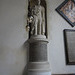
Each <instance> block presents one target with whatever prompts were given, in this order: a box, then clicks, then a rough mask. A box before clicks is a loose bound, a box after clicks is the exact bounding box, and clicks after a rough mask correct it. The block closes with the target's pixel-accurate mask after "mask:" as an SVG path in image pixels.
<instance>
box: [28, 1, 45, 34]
mask: <svg viewBox="0 0 75 75" xmlns="http://www.w3.org/2000/svg"><path fill="white" fill-rule="evenodd" d="M30 10H31V11H30V12H31V16H30V17H29V18H28V19H29V21H28V23H31V31H30V32H31V34H32V35H45V9H44V7H43V6H41V5H40V0H38V2H37V5H34V6H33V7H31V9H30Z"/></svg>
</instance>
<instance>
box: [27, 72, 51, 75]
mask: <svg viewBox="0 0 75 75" xmlns="http://www.w3.org/2000/svg"><path fill="white" fill-rule="evenodd" d="M28 75H51V72H28Z"/></svg>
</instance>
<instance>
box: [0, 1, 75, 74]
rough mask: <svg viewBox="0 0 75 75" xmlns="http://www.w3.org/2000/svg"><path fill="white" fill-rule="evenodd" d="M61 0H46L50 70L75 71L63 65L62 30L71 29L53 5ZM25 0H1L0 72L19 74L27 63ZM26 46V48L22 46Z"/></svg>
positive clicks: (54, 71) (56, 72)
mask: <svg viewBox="0 0 75 75" xmlns="http://www.w3.org/2000/svg"><path fill="white" fill-rule="evenodd" d="M63 1H64V0H46V2H47V20H48V22H47V23H48V37H49V38H48V39H49V44H48V56H49V62H50V65H51V72H52V73H53V74H58V73H60V74H61V73H66V74H67V73H75V66H68V65H67V66H66V64H65V51H64V41H63V29H66V28H67V29H74V28H75V27H74V28H72V27H71V26H70V25H69V24H68V23H67V22H66V21H65V20H64V19H63V18H62V17H61V16H60V15H59V14H58V13H57V12H56V11H55V8H56V7H57V6H58V5H60V3H62V2H63ZM26 17H27V0H0V75H22V74H23V70H24V68H25V66H26V63H27V50H28V44H27V43H26V42H25V41H26V40H27V38H28V33H27V32H26V30H25V26H26V24H27V23H26ZM23 46H25V48H23Z"/></svg>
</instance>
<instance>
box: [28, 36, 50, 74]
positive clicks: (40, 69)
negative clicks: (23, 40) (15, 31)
mask: <svg viewBox="0 0 75 75" xmlns="http://www.w3.org/2000/svg"><path fill="white" fill-rule="evenodd" d="M29 43H30V47H29V60H28V75H50V65H49V63H48V58H47V43H48V40H47V39H46V37H45V36H44V35H33V36H31V38H30V39H29Z"/></svg>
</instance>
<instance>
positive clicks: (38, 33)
mask: <svg viewBox="0 0 75 75" xmlns="http://www.w3.org/2000/svg"><path fill="white" fill-rule="evenodd" d="M35 1H36V4H34V5H32V6H31V5H30V2H31V1H29V7H28V19H27V26H26V27H27V28H28V30H29V32H30V33H29V34H30V38H29V39H28V42H29V59H28V74H27V75H50V65H49V62H48V55H47V43H48V39H47V37H46V30H47V29H46V23H45V22H46V21H45V20H46V18H45V16H46V14H45V11H46V10H45V7H44V6H43V5H41V0H35Z"/></svg>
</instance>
